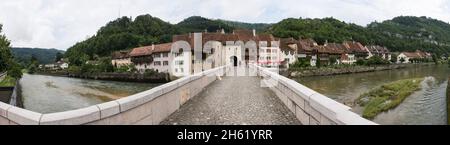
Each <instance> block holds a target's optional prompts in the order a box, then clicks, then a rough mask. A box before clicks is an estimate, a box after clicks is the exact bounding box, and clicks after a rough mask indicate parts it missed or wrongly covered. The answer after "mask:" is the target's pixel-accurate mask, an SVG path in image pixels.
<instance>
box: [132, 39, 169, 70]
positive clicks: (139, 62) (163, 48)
mask: <svg viewBox="0 0 450 145" xmlns="http://www.w3.org/2000/svg"><path fill="white" fill-rule="evenodd" d="M171 46H172V45H171V43H165V44H159V45H151V46H144V47H138V48H134V49H133V50H132V51H131V52H130V54H129V56H130V57H131V62H132V63H133V64H134V65H135V67H136V69H137V70H138V71H139V72H141V73H143V72H145V71H146V70H154V71H157V72H166V73H169V69H170V67H169V65H170V64H169V63H170V57H169V53H170V50H171Z"/></svg>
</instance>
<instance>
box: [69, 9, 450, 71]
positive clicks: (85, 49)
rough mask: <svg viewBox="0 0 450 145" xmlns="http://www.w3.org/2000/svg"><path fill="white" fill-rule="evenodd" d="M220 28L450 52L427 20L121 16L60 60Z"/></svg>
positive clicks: (77, 60) (444, 36)
mask: <svg viewBox="0 0 450 145" xmlns="http://www.w3.org/2000/svg"><path fill="white" fill-rule="evenodd" d="M221 29H224V30H225V31H226V32H232V31H233V30H234V29H256V30H257V31H258V32H263V33H271V34H273V35H274V36H276V37H282V38H285V37H294V38H299V37H302V38H313V39H314V40H316V41H317V42H319V43H321V44H323V43H325V42H326V41H328V42H337V43H340V42H343V41H351V40H354V41H359V42H362V43H363V44H365V45H371V44H374V45H382V46H386V47H388V48H389V49H390V50H391V51H415V50H417V49H420V50H424V51H427V52H432V53H436V54H437V55H444V54H448V53H449V52H450V37H449V36H450V25H449V24H448V23H445V22H442V21H439V20H435V19H431V18H426V17H404V16H402V17H397V18H394V19H393V20H387V21H384V22H373V23H371V24H369V25H368V26H366V27H364V26H359V25H356V24H351V23H346V22H343V21H340V20H337V19H334V18H323V19H303V18H299V19H296V18H288V19H284V20H282V21H280V22H278V23H275V24H264V23H260V24H251V23H242V22H233V21H227V20H212V19H207V18H203V17H199V16H193V17H189V18H187V19H185V20H183V21H181V22H180V23H178V24H170V23H168V22H165V21H163V20H161V19H159V18H156V17H152V16H150V15H141V16H138V17H136V18H135V19H132V18H128V17H122V18H119V19H117V20H114V21H111V22H109V23H108V24H106V25H105V26H103V27H102V28H100V30H98V32H97V34H96V35H94V36H92V37H90V38H88V39H87V40H85V41H82V42H78V43H76V44H75V45H74V46H72V47H70V48H69V49H68V50H67V53H66V55H65V56H66V57H67V58H69V60H70V62H71V64H75V65H81V64H82V63H83V62H85V61H87V60H92V59H97V58H100V57H106V56H110V54H111V53H112V52H113V51H117V50H125V49H131V48H134V47H138V46H144V45H151V44H152V43H154V44H158V43H165V42H170V41H171V39H172V36H173V35H176V34H185V33H190V32H203V31H205V30H207V31H208V32H216V31H219V30H221Z"/></svg>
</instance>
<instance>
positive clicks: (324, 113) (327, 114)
mask: <svg viewBox="0 0 450 145" xmlns="http://www.w3.org/2000/svg"><path fill="white" fill-rule="evenodd" d="M252 68H254V69H255V68H256V69H257V72H258V74H259V75H260V76H261V77H262V78H263V83H264V84H266V86H268V87H270V89H271V90H272V91H274V92H275V94H276V95H277V96H278V98H280V99H281V101H282V102H283V103H284V104H285V105H286V106H287V107H288V108H289V110H291V111H292V112H293V113H294V114H295V115H296V117H297V119H298V120H300V122H301V123H302V124H304V125H376V124H375V123H374V122H372V121H369V120H367V119H364V118H362V117H360V116H359V115H358V114H356V113H353V112H351V111H350V109H351V108H350V107H348V106H345V105H343V104H341V103H338V102H336V101H334V100H332V99H330V98H328V97H326V96H324V95H322V94H320V93H317V92H316V91H314V90H312V89H310V88H307V87H305V86H303V85H301V84H299V83H297V82H296V81H294V80H291V79H289V78H286V77H284V76H281V75H279V74H278V73H275V72H272V71H270V70H269V69H266V68H262V67H259V66H252Z"/></svg>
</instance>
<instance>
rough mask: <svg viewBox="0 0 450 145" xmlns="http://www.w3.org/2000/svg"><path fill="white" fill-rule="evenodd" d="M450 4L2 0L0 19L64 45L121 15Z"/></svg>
mask: <svg viewBox="0 0 450 145" xmlns="http://www.w3.org/2000/svg"><path fill="white" fill-rule="evenodd" d="M449 7H450V0H1V2H0V24H3V32H2V34H4V35H6V37H7V38H8V39H9V40H10V41H11V44H12V46H13V47H40V48H56V49H60V50H66V49H67V48H69V47H71V46H72V45H74V44H75V43H76V42H80V41H83V40H85V39H87V38H88V37H90V36H93V35H95V33H96V32H97V30H98V29H99V28H100V27H102V26H104V25H105V24H106V23H108V22H109V21H112V20H114V19H117V18H118V17H121V16H131V17H136V16H138V15H142V14H150V15H152V16H155V17H159V18H161V19H162V20H164V21H167V22H170V23H172V24H175V23H178V22H180V21H182V20H183V19H185V18H188V17H190V16H203V17H206V18H212V19H226V20H234V21H242V22H251V23H276V22H279V21H281V20H283V19H285V18H299V17H302V18H324V17H334V18H337V19H339V20H342V21H345V22H349V23H356V24H359V25H362V26H366V25H367V24H369V23H371V22H373V21H378V22H381V21H383V20H388V19H392V18H393V17H396V16H427V17H432V18H435V19H439V20H442V21H445V22H450V9H449Z"/></svg>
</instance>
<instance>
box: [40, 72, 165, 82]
mask: <svg viewBox="0 0 450 145" xmlns="http://www.w3.org/2000/svg"><path fill="white" fill-rule="evenodd" d="M36 74H40V75H50V76H61V77H73V78H82V79H94V80H107V81H121V82H142V83H167V82H170V80H171V79H170V77H169V75H168V74H166V73H155V74H151V75H148V74H140V73H84V74H76V73H68V72H38V73H36Z"/></svg>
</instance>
